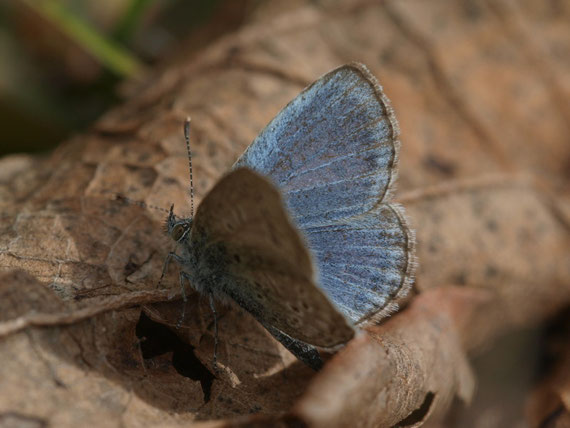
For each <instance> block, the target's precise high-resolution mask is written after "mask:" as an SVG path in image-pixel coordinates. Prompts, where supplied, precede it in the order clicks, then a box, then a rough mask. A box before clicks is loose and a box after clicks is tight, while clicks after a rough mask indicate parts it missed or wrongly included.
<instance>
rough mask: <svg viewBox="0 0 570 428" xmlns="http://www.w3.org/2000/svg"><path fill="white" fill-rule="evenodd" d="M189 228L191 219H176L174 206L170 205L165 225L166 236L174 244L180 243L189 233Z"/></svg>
mask: <svg viewBox="0 0 570 428" xmlns="http://www.w3.org/2000/svg"><path fill="white" fill-rule="evenodd" d="M191 228H192V218H177V217H176V216H175V215H174V205H172V206H171V207H170V212H169V213H168V217H167V219H166V225H165V229H166V233H167V234H168V236H170V237H171V238H172V239H173V240H174V241H176V242H182V241H183V240H184V239H185V238H186V237H187V236H188V234H189V233H190V229H191Z"/></svg>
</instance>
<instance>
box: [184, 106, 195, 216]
mask: <svg viewBox="0 0 570 428" xmlns="http://www.w3.org/2000/svg"><path fill="white" fill-rule="evenodd" d="M184 138H185V139H186V150H187V152H188V169H189V170H190V217H194V179H193V178H192V152H191V151H190V118H189V117H187V118H186V121H185V122H184Z"/></svg>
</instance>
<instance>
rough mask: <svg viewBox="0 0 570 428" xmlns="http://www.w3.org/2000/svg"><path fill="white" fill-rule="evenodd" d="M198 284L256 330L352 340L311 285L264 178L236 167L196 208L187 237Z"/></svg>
mask: <svg viewBox="0 0 570 428" xmlns="http://www.w3.org/2000/svg"><path fill="white" fill-rule="evenodd" d="M190 245H191V247H200V248H202V250H201V254H199V255H198V256H197V260H196V261H197V264H198V269H197V270H196V272H199V275H200V276H201V277H200V278H197V281H198V282H201V283H206V284H209V285H208V287H210V288H212V289H213V291H214V292H216V291H218V292H222V293H224V294H226V295H227V296H229V297H231V299H233V300H234V301H235V302H237V303H238V304H239V305H240V306H241V307H243V308H244V309H246V310H247V311H249V312H250V313H252V314H253V315H254V316H255V317H256V318H257V319H258V320H259V321H260V322H261V323H262V324H264V325H270V326H272V327H274V328H276V329H278V330H280V331H282V332H284V333H286V334H287V335H289V336H291V337H292V338H294V339H297V340H300V341H303V342H306V343H309V344H312V345H315V346H319V347H323V348H332V347H335V346H337V345H340V344H343V343H345V342H347V341H348V340H350V339H351V338H352V336H353V334H354V331H353V329H352V327H351V326H350V325H349V323H348V322H347V320H346V319H345V318H344V316H343V315H342V314H341V313H339V311H338V310H337V309H336V308H335V307H334V305H333V304H332V303H331V302H330V301H329V300H328V298H327V297H326V296H325V294H324V293H323V292H322V291H321V290H320V289H319V288H318V287H317V286H316V285H315V283H314V277H315V274H314V271H313V265H312V261H311V255H310V254H309V252H308V250H307V248H306V246H305V244H304V242H303V239H302V238H301V236H300V235H299V233H298V231H297V230H296V228H295V227H294V226H293V225H292V223H291V221H290V220H289V218H288V215H287V213H286V211H285V207H284V204H283V202H282V200H281V196H280V193H279V191H278V190H277V189H276V188H275V187H274V186H273V185H272V184H270V183H269V182H268V181H267V180H266V179H264V178H263V177H261V176H259V175H258V174H256V173H254V172H252V171H250V170H248V169H245V168H241V169H237V170H234V171H233V172H231V173H230V174H228V175H227V176H226V177H224V178H223V179H222V180H220V181H219V182H218V184H216V186H215V187H214V189H212V191H211V192H210V193H209V194H208V195H207V196H206V197H205V199H204V200H203V201H202V203H201V204H200V207H199V208H198V211H197V213H196V216H195V218H194V224H193V227H192V232H191V242H190Z"/></svg>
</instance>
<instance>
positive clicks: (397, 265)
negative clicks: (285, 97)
mask: <svg viewBox="0 0 570 428" xmlns="http://www.w3.org/2000/svg"><path fill="white" fill-rule="evenodd" d="M398 134H399V130H398V124H397V121H396V118H395V116H394V114H393V111H392V109H391V107H390V104H389V101H388V99H387V98H386V96H385V95H384V93H383V92H382V88H381V87H380V85H379V84H378V82H377V81H376V79H375V78H374V76H372V74H371V73H370V72H369V71H368V70H367V69H366V67H364V66H363V65H361V64H355V63H353V64H348V65H345V66H342V67H340V68H338V69H336V70H333V71H331V72H330V73H328V74H326V75H324V76H323V77H321V78H320V79H319V80H317V81H316V82H315V83H313V84H312V85H311V86H309V87H308V88H307V89H305V90H304V91H303V92H301V94H299V96H297V97H296V98H295V99H294V100H293V101H291V102H290V103H289V104H288V105H287V106H286V107H285V108H284V109H283V110H282V111H281V112H280V113H279V114H278V115H277V116H276V117H275V119H273V121H271V122H270V123H269V125H267V127H266V128H265V129H264V130H263V131H262V132H261V134H260V135H259V136H258V137H257V138H256V139H255V141H254V142H253V143H252V144H251V145H250V146H249V148H248V149H247V150H246V152H245V153H244V154H243V155H242V157H241V158H240V159H239V160H238V161H237V162H236V165H235V166H236V167H239V166H248V167H250V168H252V169H254V170H256V171H258V172H260V173H262V174H264V175H266V176H268V177H270V178H271V179H272V180H273V182H274V183H275V184H276V185H277V187H279V189H280V190H281V191H282V192H283V194H284V197H285V201H286V203H287V206H288V208H289V210H290V212H291V216H292V217H293V220H294V221H295V223H296V224H297V225H298V226H299V227H300V228H301V230H302V232H303V233H304V235H305V237H306V239H307V240H308V242H309V244H310V247H311V250H312V251H313V253H314V254H315V256H316V259H317V266H318V271H319V274H320V279H319V281H318V282H319V285H320V286H321V287H322V288H323V289H324V290H325V291H326V293H327V295H328V296H329V297H330V298H331V299H332V300H333V301H334V303H335V304H336V305H337V306H338V307H339V308H340V309H341V310H342V311H343V312H344V314H345V315H346V316H348V317H349V318H350V319H351V320H352V321H353V322H355V323H359V322H363V321H365V320H367V319H371V318H376V317H379V316H380V315H382V314H384V313H385V312H386V311H387V309H388V308H389V307H390V306H389V305H390V302H391V301H392V300H393V298H395V297H397V296H399V295H402V294H403V293H405V292H406V291H407V289H408V288H409V286H410V282H411V280H412V276H413V270H414V269H413V268H414V266H415V262H414V257H415V256H414V236H413V232H412V231H411V229H410V228H409V226H408V224H407V221H406V218H405V216H404V215H403V210H402V209H401V208H399V207H397V206H391V205H386V206H383V207H380V205H383V204H384V203H386V202H387V201H389V199H390V197H391V192H392V187H393V183H394V181H395V179H396V175H397V163H398V151H399V140H398Z"/></svg>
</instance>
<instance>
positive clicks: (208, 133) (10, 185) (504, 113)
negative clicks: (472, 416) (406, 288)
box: [0, 0, 570, 427]
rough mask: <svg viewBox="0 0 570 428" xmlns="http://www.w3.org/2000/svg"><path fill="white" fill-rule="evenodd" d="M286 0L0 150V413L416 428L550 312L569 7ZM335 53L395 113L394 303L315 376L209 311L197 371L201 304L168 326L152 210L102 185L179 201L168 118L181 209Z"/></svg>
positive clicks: (239, 318)
mask: <svg viewBox="0 0 570 428" xmlns="http://www.w3.org/2000/svg"><path fill="white" fill-rule="evenodd" d="M299 3H300V4H299V6H297V7H291V6H290V5H289V6H288V7H287V9H288V10H287V11H283V12H282V9H281V8H280V7H278V6H275V3H272V6H271V8H269V6H268V9H263V7H261V9H259V10H258V12H257V13H256V14H255V17H254V18H253V22H252V23H251V24H250V25H248V26H246V27H244V28H242V29H241V30H240V31H238V32H236V33H235V34H232V35H231V36H229V37H226V38H223V39H221V40H220V41H219V42H216V43H215V44H213V45H210V46H208V47H206V48H205V49H204V51H203V52H202V53H201V54H199V55H198V56H196V57H195V58H194V59H193V60H192V61H191V62H189V63H185V64H182V65H180V66H173V67H170V68H168V69H166V70H164V72H162V73H161V74H160V75H158V76H153V77H152V79H149V81H148V82H146V83H145V84H144V85H133V87H134V89H132V93H131V98H130V99H129V100H128V102H126V103H125V104H124V105H123V106H120V107H118V108H117V109H115V110H113V111H110V112H109V113H108V114H106V115H105V116H104V117H103V118H102V119H101V120H100V121H99V122H98V123H97V124H96V125H95V126H94V129H93V131H92V132H91V133H90V134H88V135H83V136H78V137H76V138H74V139H72V140H71V141H68V142H67V143H64V144H63V145H62V146H61V147H59V149H58V150H56V151H55V152H54V153H53V154H51V155H49V156H47V157H45V158H33V157H29V156H11V157H7V158H4V159H2V160H0V196H1V197H0V206H1V212H2V222H1V223H0V227H1V230H2V234H1V235H0V266H1V268H2V270H3V271H4V273H3V275H2V277H1V278H0V314H1V315H0V359H1V360H2V361H3V362H4V364H3V365H2V366H1V367H0V378H1V379H2V382H0V421H1V422H2V423H16V424H18V423H21V424H23V423H25V422H26V423H30V424H33V423H35V424H38V425H42V424H51V425H57V426H77V425H108V426H115V425H127V426H145V425H161V426H173V427H174V426H188V425H189V424H190V423H191V422H195V421H202V422H200V423H199V424H198V425H200V424H202V425H203V426H222V425H225V424H226V423H225V422H218V423H210V422H205V421H206V420H212V419H218V418H228V419H227V421H228V422H227V424H230V423H235V424H238V425H239V424H241V425H245V426H252V425H253V424H257V426H274V425H275V424H279V423H280V424H288V423H289V424H292V423H294V422H305V423H307V424H308V425H309V426H345V425H346V424H351V425H359V426H390V425H394V424H397V423H399V424H400V425H405V426H416V425H420V424H421V423H423V421H425V420H426V419H427V418H428V417H431V418H432V420H433V419H434V418H435V417H436V416H438V415H442V414H443V413H445V410H446V409H447V408H448V406H449V404H450V402H451V400H452V398H453V397H454V396H458V397H460V399H461V400H463V401H465V402H468V401H469V399H470V398H471V396H472V394H473V388H474V381H475V379H474V378H473V376H472V372H471V370H470V368H469V365H468V362H467V354H468V353H469V352H479V349H480V348H482V347H483V346H490V344H491V343H492V341H493V339H496V338H497V337H500V335H501V334H502V333H504V332H506V331H509V330H512V329H514V328H518V327H521V326H530V325H538V324H539V323H541V322H543V321H544V320H546V319H547V318H549V317H551V316H552V315H553V314H555V313H556V312H557V311H559V310H561V309H563V308H564V307H567V306H568V305H569V303H570V233H569V231H570V226H569V225H570V216H569V215H568V213H570V211H569V210H568V207H569V206H570V203H569V202H568V200H569V199H568V197H569V192H568V189H570V186H568V182H569V180H570V174H568V165H569V162H570V145H569V144H568V135H569V132H568V131H569V129H568V127H569V123H570V120H569V119H570V113H569V111H568V106H567V103H566V101H565V100H567V99H568V92H569V88H570V80H569V79H570V70H569V68H570V63H569V62H568V61H567V55H566V56H565V55H564V54H563V53H564V52H568V51H570V46H569V43H570V42H569V40H570V38H568V37H567V35H568V32H567V31H568V30H567V28H568V25H567V23H568V18H569V16H570V11H568V9H567V8H564V6H560V3H559V2H556V1H554V0H551V1H545V2H539V3H536V2H530V1H520V2H514V1H511V0H501V1H487V0H485V1H481V2H429V3H425V2H421V1H418V0H404V1H385V2H381V3H378V2H367V1H356V0H338V1H334V2H329V1H322V2H311V3H310V4H305V3H304V2H299ZM264 10H265V12H264ZM351 60H358V61H361V62H364V63H366V64H367V66H368V67H369V68H370V69H371V71H372V72H373V74H375V75H376V76H378V78H379V80H380V81H381V83H382V84H383V86H384V88H385V90H386V93H387V94H388V96H389V97H390V98H391V99H392V101H393V105H394V108H395V110H396V114H397V116H398V118H399V120H400V125H401V128H402V138H401V139H402V152H401V161H400V166H401V170H400V179H399V188H400V192H399V193H398V196H399V200H400V202H402V203H403V204H404V205H405V206H406V208H407V211H408V213H409V215H410V217H411V219H412V222H413V224H414V226H415V227H416V229H417V235H418V253H419V260H420V270H419V272H418V275H417V283H416V286H415V290H414V293H413V295H412V296H410V297H409V298H408V299H407V300H406V301H404V302H402V303H403V304H404V309H403V310H402V311H400V312H399V313H398V314H396V315H394V316H392V317H391V318H390V319H389V320H387V321H385V322H384V323H383V324H381V325H379V326H374V327H371V328H370V329H369V330H367V331H365V332H363V333H362V334H361V335H360V336H359V337H358V338H357V339H355V340H354V341H353V342H351V343H349V344H348V346H347V347H346V348H345V349H344V350H342V351H341V352H340V353H339V354H338V355H336V356H334V357H333V358H332V359H331V360H330V361H329V362H328V363H327V365H326V366H325V368H324V370H323V371H322V372H320V373H318V374H316V375H315V374H314V373H313V372H312V371H311V370H310V369H308V368H306V367H304V366H303V365H302V364H301V363H299V362H297V361H296V360H295V359H294V358H293V357H292V356H291V355H290V354H289V353H288V352H287V351H285V350H284V349H283V348H282V347H281V345H280V344H278V343H276V342H275V341H273V339H271V337H270V336H269V334H268V333H266V332H265V330H263V329H262V328H261V327H260V326H259V325H258V324H257V323H256V322H255V321H254V320H253V319H251V317H249V316H248V315H247V314H244V313H243V312H241V311H238V310H235V309H233V308H226V309H224V310H223V311H222V314H221V320H220V340H221V345H220V365H221V366H222V370H221V372H219V373H216V372H215V371H214V370H213V369H212V364H211V363H212V361H211V360H212V351H213V338H212V330H213V326H212V316H211V313H210V311H209V308H208V305H207V302H203V301H201V300H200V299H199V297H198V296H196V295H192V296H190V302H189V305H188V308H187V314H188V315H187V322H186V323H185V325H184V326H183V327H182V328H181V329H179V330H177V329H176V328H174V325H175V323H176V320H177V317H178V315H179V313H180V301H179V293H180V292H179V289H178V284H177V278H176V273H175V272H174V270H173V271H172V272H171V275H170V276H169V277H168V278H167V279H166V280H165V282H164V287H165V288H163V289H159V290H157V289H156V287H155V285H156V283H157V280H158V277H159V275H160V270H161V267H162V262H163V260H164V257H165V255H166V253H167V252H168V251H169V250H170V247H169V243H168V240H167V239H166V237H164V235H163V232H162V230H161V223H162V221H163V217H164V215H163V214H162V213H160V212H157V211H154V210H144V209H142V208H140V207H137V206H131V205H122V204H120V203H118V202H117V201H113V200H111V198H110V196H109V192H117V193H122V194H124V195H127V196H129V197H131V198H132V199H140V200H144V201H145V202H147V203H148V204H152V205H157V206H161V207H165V208H168V206H169V205H170V203H172V202H174V203H175V211H177V212H178V213H180V214H182V213H185V212H187V210H188V206H187V205H186V204H187V202H186V199H187V198H186V193H187V186H188V179H187V169H186V168H187V159H186V153H185V146H184V143H183V136H182V123H183V120H184V118H185V117H186V116H187V115H191V116H192V123H193V136H192V138H193V141H192V144H193V163H194V178H195V191H196V197H197V202H198V203H199V201H200V199H201V198H202V197H203V196H204V195H205V193H206V192H207V191H208V190H209V189H210V188H211V186H212V185H213V184H214V183H215V181H216V180H217V179H218V178H219V177H220V176H221V174H223V172H224V171H226V170H227V169H228V168H229V167H230V166H231V165H232V163H233V161H234V160H235V159H236V158H237V156H238V155H239V154H240V153H241V152H242V151H243V149H244V148H245V147H246V146H247V144H249V142H250V141H251V140H252V139H253V138H254V137H255V135H257V133H258V132H259V131H260V130H261V129H262V127H263V126H264V125H265V124H266V123H267V122H268V121H269V120H270V119H271V118H272V117H273V116H274V115H275V114H276V113H277V112H278V110H279V109H280V108H281V107H282V106H283V105H285V104H286V103H287V102H288V101H289V100H290V99H292V98H293V97H294V96H295V95H296V94H297V93H298V92H299V91H300V90H301V89H302V87H303V86H304V85H306V84H308V83H310V82H311V81H313V80H314V79H316V78H317V77H318V76H319V75H320V74H322V73H324V72H326V71H328V70H329V69H331V68H334V67H335V66H338V65H340V64H342V63H345V62H348V61H351ZM22 271H25V272H26V273H23V272H22ZM550 390H552V388H551V389H550ZM546 401H547V400H542V399H537V400H536V401H535V404H534V410H533V412H534V413H533V414H535V415H544V414H545V412H548V411H549V410H548V409H547V407H548V406H547V404H546ZM542 410H544V412H543V411H542ZM284 412H287V413H285V415H286V416H283V414H284ZM250 413H256V414H257V416H254V417H247V416H243V417H244V418H245V419H238V420H235V421H233V422H229V421H230V420H231V418H233V417H235V416H237V415H247V414H250ZM532 420H533V421H534V420H537V419H532ZM538 420H544V419H540V418H538Z"/></svg>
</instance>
